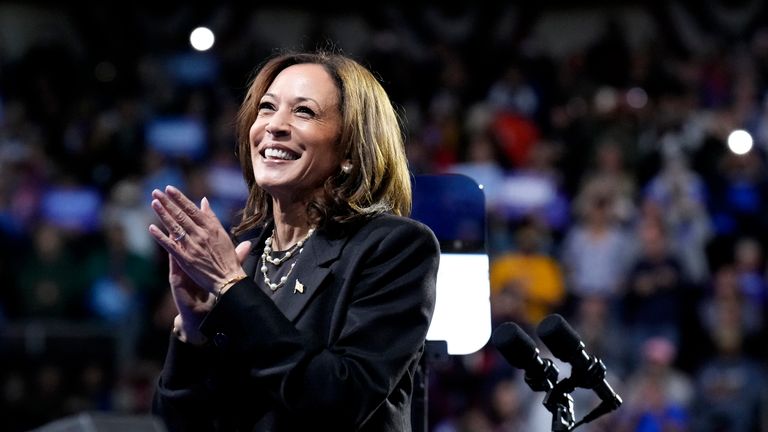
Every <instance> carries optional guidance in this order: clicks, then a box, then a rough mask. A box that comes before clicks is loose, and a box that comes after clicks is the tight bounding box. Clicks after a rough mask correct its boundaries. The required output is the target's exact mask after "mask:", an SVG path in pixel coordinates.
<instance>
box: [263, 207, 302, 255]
mask: <svg viewBox="0 0 768 432" xmlns="http://www.w3.org/2000/svg"><path fill="white" fill-rule="evenodd" d="M272 209H273V210H272V217H273V219H274V221H275V233H274V235H273V238H272V249H273V250H287V249H289V248H290V247H291V246H293V245H294V244H296V243H297V242H298V241H299V240H303V239H304V238H306V236H307V234H308V233H309V229H310V228H311V226H310V225H309V221H308V220H307V212H306V205H305V204H293V205H289V206H285V205H280V204H279V203H278V202H273V206H272Z"/></svg>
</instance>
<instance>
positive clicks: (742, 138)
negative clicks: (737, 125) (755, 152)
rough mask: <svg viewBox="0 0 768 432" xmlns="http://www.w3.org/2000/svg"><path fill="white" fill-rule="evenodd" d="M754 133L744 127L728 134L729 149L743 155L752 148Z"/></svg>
mask: <svg viewBox="0 0 768 432" xmlns="http://www.w3.org/2000/svg"><path fill="white" fill-rule="evenodd" d="M753 142H754V141H753V140H752V135H750V134H749V132H747V131H745V130H743V129H736V130H734V131H733V132H731V133H730V134H728V149H730V150H731V151H732V152H734V153H736V154H738V155H743V154H746V153H748V152H749V151H750V150H752V144H753Z"/></svg>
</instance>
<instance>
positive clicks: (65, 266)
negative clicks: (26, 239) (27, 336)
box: [13, 223, 85, 320]
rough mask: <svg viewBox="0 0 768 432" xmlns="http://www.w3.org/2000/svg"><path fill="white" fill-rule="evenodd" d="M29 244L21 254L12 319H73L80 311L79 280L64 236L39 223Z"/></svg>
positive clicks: (78, 315) (81, 285)
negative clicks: (17, 305)
mask: <svg viewBox="0 0 768 432" xmlns="http://www.w3.org/2000/svg"><path fill="white" fill-rule="evenodd" d="M32 234H33V238H32V244H31V245H30V246H29V248H28V249H27V250H25V251H24V252H22V254H23V256H24V258H23V259H22V260H21V268H20V269H19V272H18V274H17V276H16V277H17V282H16V290H17V294H16V295H15V297H16V298H17V299H18V302H19V309H18V310H15V311H13V315H14V317H19V318H25V319H29V318H33V319H46V320H48V319H76V318H79V317H81V316H82V314H83V312H84V308H83V306H84V305H83V299H84V297H83V296H84V294H85V293H84V289H83V278H82V277H81V275H80V274H78V273H76V272H73V271H72V269H74V268H77V265H78V264H79V262H78V259H77V257H76V256H75V254H74V253H72V252H71V250H70V248H69V247H68V240H67V237H66V236H65V233H64V232H62V230H61V229H60V228H58V227H56V226H55V225H52V224H50V223H41V224H40V225H39V226H38V227H37V228H36V229H35V230H34V231H33V233H32Z"/></svg>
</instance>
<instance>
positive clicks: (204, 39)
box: [189, 27, 216, 51]
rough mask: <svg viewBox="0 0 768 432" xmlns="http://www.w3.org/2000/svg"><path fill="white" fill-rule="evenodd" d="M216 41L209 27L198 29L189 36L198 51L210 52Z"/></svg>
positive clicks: (193, 46) (190, 41)
mask: <svg viewBox="0 0 768 432" xmlns="http://www.w3.org/2000/svg"><path fill="white" fill-rule="evenodd" d="M215 40H216V37H215V36H214V35H213V32H212V31H211V29H209V28H208V27H198V28H196V29H194V30H192V33H190V34H189V43H190V44H191V45H192V48H194V49H196V50H198V51H208V50H209V49H211V47H212V46H213V42H214V41H215Z"/></svg>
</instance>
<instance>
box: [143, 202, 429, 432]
mask: <svg viewBox="0 0 768 432" xmlns="http://www.w3.org/2000/svg"><path fill="white" fill-rule="evenodd" d="M269 232H271V227H268V228H267V229H265V230H264V231H263V232H262V233H261V234H260V235H259V236H258V237H257V238H256V239H255V241H254V242H253V247H252V251H251V255H250V256H249V258H248V259H247V260H246V263H245V264H244V267H245V270H246V272H247V273H248V274H249V275H250V276H252V277H250V278H246V279H245V280H242V281H240V282H238V283H236V284H235V285H234V286H233V287H232V288H230V289H229V290H228V291H227V292H226V293H225V294H224V295H223V296H222V297H221V298H220V299H219V302H218V303H217V304H216V306H215V307H214V309H213V310H212V311H211V312H210V313H209V314H208V316H207V317H206V318H205V320H204V321H203V323H202V324H201V330H202V332H203V333H204V334H205V335H206V336H208V338H209V341H210V342H209V343H208V344H206V345H205V346H203V347H195V346H192V345H188V344H184V343H182V342H180V341H179V340H178V339H177V338H175V337H173V336H172V337H171V340H170V346H169V349H168V353H167V355H166V361H165V365H164V368H163V371H162V373H161V376H160V379H159V380H158V383H157V388H156V391H155V397H154V403H153V412H154V413H155V414H157V415H159V416H160V417H162V418H163V419H164V420H165V422H166V425H167V427H168V429H169V431H172V432H175V431H190V430H201V431H203V430H205V431H208V430H210V431H308V430H317V431H320V430H322V431H325V430H333V431H410V430H411V411H410V406H411V397H412V393H413V389H414V385H415V384H416V383H415V382H414V374H415V371H416V368H417V367H418V362H419V359H420V357H421V355H422V352H423V349H424V342H425V338H426V334H427V330H428V327H429V324H430V321H431V319H432V314H433V311H434V305H435V280H436V276H437V268H438V263H439V259H440V252H439V245H438V243H437V240H436V238H435V236H434V234H433V232H432V231H431V230H430V229H429V228H428V227H427V226H426V225H424V224H422V223H420V222H417V221H415V220H413V219H409V218H405V217H397V216H392V215H381V216H377V217H375V218H372V219H371V220H369V221H367V222H366V223H364V224H361V225H360V226H357V227H355V228H353V229H352V230H349V231H348V232H347V234H346V235H343V236H341V235H335V236H334V235H332V234H330V233H328V232H325V231H323V230H318V231H317V232H316V233H315V234H314V236H313V237H312V238H311V239H310V240H308V241H307V243H306V245H305V246H304V251H303V252H302V254H301V255H300V256H299V258H298V261H297V263H296V267H295V268H294V270H293V272H292V273H291V275H290V278H289V279H288V281H287V283H286V284H285V285H284V286H283V287H281V288H280V289H278V290H277V292H276V293H275V294H274V295H272V296H271V297H270V295H269V294H265V293H264V292H263V291H262V290H261V289H260V288H259V287H258V286H257V285H256V284H255V283H254V281H253V276H254V273H255V272H258V276H257V277H260V274H261V273H260V272H259V268H260V257H261V253H262V250H263V248H264V240H265V238H266V237H267V235H268V234H269ZM297 281H300V284H301V285H303V288H302V287H300V286H298V285H297Z"/></svg>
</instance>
